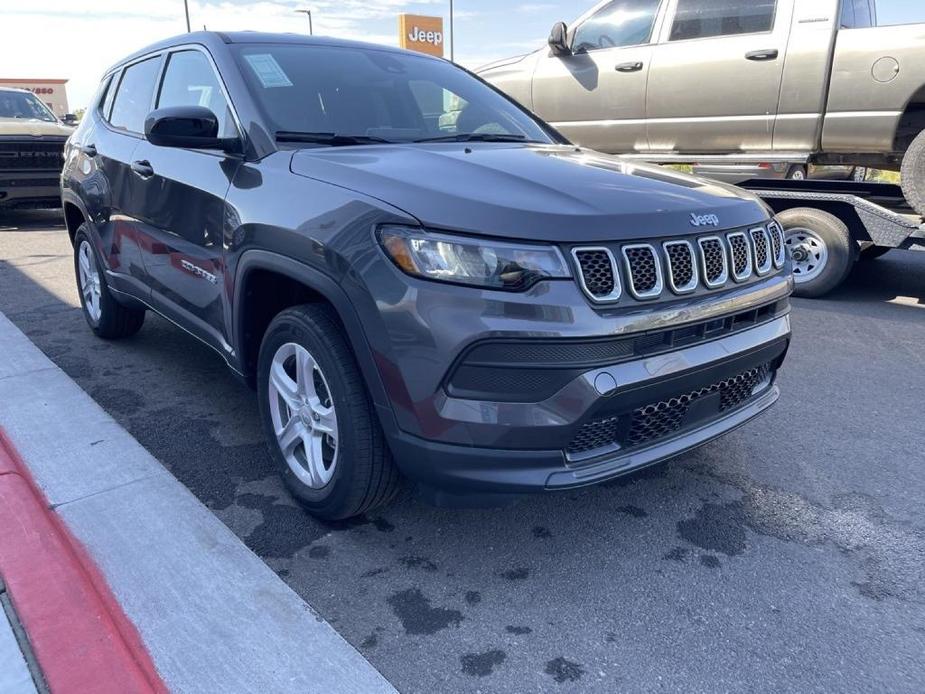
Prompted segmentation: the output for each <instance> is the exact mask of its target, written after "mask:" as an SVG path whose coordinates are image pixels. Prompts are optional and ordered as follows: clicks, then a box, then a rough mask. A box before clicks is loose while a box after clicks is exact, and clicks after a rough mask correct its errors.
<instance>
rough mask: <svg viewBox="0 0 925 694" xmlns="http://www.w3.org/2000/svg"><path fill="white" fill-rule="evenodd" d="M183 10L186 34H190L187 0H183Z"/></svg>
mask: <svg viewBox="0 0 925 694" xmlns="http://www.w3.org/2000/svg"><path fill="white" fill-rule="evenodd" d="M183 9H184V10H185V11H186V33H187V34H188V33H190V31H191V29H190V26H189V0H183Z"/></svg>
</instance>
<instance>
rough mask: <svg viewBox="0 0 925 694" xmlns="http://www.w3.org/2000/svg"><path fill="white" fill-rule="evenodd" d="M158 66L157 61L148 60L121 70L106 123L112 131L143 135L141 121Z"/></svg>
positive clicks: (154, 59) (146, 112)
mask: <svg viewBox="0 0 925 694" xmlns="http://www.w3.org/2000/svg"><path fill="white" fill-rule="evenodd" d="M160 62H161V61H160V57H157V58H148V59H147V60H143V61H142V62H140V63H135V64H134V65H129V66H128V67H127V68H125V72H123V73H122V80H121V81H120V82H119V87H118V89H117V90H116V96H115V98H114V99H113V103H112V113H111V114H110V116H109V122H110V124H112V126H113V127H114V128H119V129H120V130H126V131H128V132H131V133H143V132H144V131H145V118H147V117H148V113H150V112H151V99H152V98H153V96H154V82H155V80H156V79H157V70H158V67H159V66H160Z"/></svg>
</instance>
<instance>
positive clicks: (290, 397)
mask: <svg viewBox="0 0 925 694" xmlns="http://www.w3.org/2000/svg"><path fill="white" fill-rule="evenodd" d="M270 383H271V384H272V386H273V387H274V388H275V389H276V392H277V393H279V395H280V397H282V399H283V400H285V401H286V405H287V406H288V407H289V409H290V410H291V411H292V412H295V410H297V409H298V408H299V407H300V406H301V402H300V398H299V385H298V384H297V383H296V382H295V381H293V380H292V379H291V378H290V377H289V374H287V373H286V369H284V368H283V364H282V362H276V361H274V362H273V366H271V367H270Z"/></svg>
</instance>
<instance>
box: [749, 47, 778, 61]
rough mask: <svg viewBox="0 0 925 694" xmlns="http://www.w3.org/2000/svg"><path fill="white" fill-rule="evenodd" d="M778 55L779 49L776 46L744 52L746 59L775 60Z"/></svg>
mask: <svg viewBox="0 0 925 694" xmlns="http://www.w3.org/2000/svg"><path fill="white" fill-rule="evenodd" d="M779 55H780V51H779V50H777V49H776V48H766V49H764V50H763V51H752V52H751V53H746V54H745V59H746V60H756V61H762V60H777V56H779Z"/></svg>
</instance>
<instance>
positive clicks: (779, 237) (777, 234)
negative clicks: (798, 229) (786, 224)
mask: <svg viewBox="0 0 925 694" xmlns="http://www.w3.org/2000/svg"><path fill="white" fill-rule="evenodd" d="M768 231H769V232H770V234H771V247H772V248H773V249H774V265H775V266H777V267H780V266H781V265H783V264H784V232H783V230H782V229H781V228H780V226H779V225H778V224H776V223H775V224H771V225H770V226H769V227H768Z"/></svg>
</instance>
